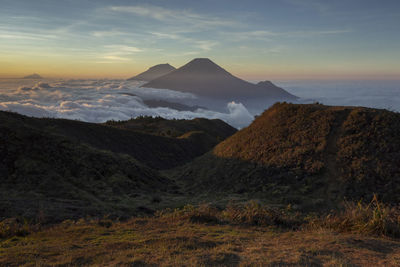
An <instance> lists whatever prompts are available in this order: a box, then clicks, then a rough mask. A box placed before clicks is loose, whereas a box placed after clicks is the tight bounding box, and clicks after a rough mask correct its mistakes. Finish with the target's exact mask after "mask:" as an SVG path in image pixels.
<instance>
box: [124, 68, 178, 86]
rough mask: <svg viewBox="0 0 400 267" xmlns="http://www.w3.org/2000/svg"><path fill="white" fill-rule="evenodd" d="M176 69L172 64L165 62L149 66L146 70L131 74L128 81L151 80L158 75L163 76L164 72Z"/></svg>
mask: <svg viewBox="0 0 400 267" xmlns="http://www.w3.org/2000/svg"><path fill="white" fill-rule="evenodd" d="M174 70H176V69H175V68H174V67H173V66H171V65H169V64H168V63H166V64H158V65H155V66H153V67H150V68H149V69H148V70H146V71H144V72H142V73H140V74H138V75H136V76H133V77H131V78H129V79H128V81H146V82H148V81H151V80H154V79H156V78H158V77H161V76H164V75H165V74H168V73H170V72H171V71H174Z"/></svg>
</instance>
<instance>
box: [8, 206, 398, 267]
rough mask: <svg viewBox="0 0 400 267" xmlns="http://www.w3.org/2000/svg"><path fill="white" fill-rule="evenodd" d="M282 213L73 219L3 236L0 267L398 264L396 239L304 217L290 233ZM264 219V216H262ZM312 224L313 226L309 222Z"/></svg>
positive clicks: (212, 211) (250, 210) (240, 210)
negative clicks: (300, 225) (312, 221)
mask: <svg viewBox="0 0 400 267" xmlns="http://www.w3.org/2000/svg"><path fill="white" fill-rule="evenodd" d="M376 203H378V202H376ZM370 207H372V205H371V206H370ZM380 208H381V209H382V207H380ZM362 210H363V213H365V212H366V213H368V214H369V211H368V212H367V211H366V210H375V213H376V212H377V211H376V208H373V209H372V208H368V207H367V206H362ZM277 212H278V211H274V210H272V209H270V208H266V207H261V206H259V205H258V204H256V203H254V202H252V203H249V204H248V205H247V206H243V207H235V206H230V207H228V208H226V209H225V210H218V209H216V208H212V207H210V206H206V205H203V206H200V207H198V208H196V207H193V206H186V207H185V208H183V209H180V210H174V211H169V212H162V213H158V214H157V215H156V216H154V217H148V218H133V219H130V220H129V221H126V222H112V221H110V220H108V219H102V220H94V219H81V220H79V221H71V220H68V221H64V222H63V223H61V224H58V225H54V226H52V227H48V228H42V229H41V230H39V231H37V232H31V233H30V234H28V235H20V236H18V235H14V236H9V237H7V238H3V239H0V266H3V265H6V266H77V265H94V266H110V265H118V266H399V264H400V240H398V239H389V238H384V237H378V236H375V237H374V236H371V235H367V234H375V233H374V232H368V231H366V232H365V233H367V234H365V233H364V232H361V231H348V230H349V229H353V230H354V228H351V227H350V228H335V227H332V225H334V224H328V223H327V224H325V225H323V224H319V225H317V224H311V223H309V222H304V224H303V226H302V227H297V229H296V230H293V229H291V228H288V227H282V224H281V223H276V221H274V220H271V218H276V217H280V218H290V219H292V218H293V217H292V216H294V215H295V213H290V212H289V211H281V212H280V213H279V215H277V214H278V213H277ZM348 212H349V211H348ZM373 213H374V212H372V214H373ZM343 214H346V213H345V212H344V213H343ZM347 214H348V213H347ZM334 216H337V221H338V220H339V219H343V217H340V216H339V215H331V217H332V218H333V217H334ZM386 216H387V215H386ZM261 217H266V218H267V219H262V220H259V218H261ZM254 218H258V219H257V220H254ZM352 218H353V217H350V218H349V220H351V219H352ZM354 218H359V216H354ZM367 218H368V220H371V219H372V218H371V217H368V216H367ZM368 220H367V221H368ZM354 221H356V220H355V219H354ZM260 222H262V223H260ZM290 222H292V221H290ZM307 225H308V226H309V227H304V226H307ZM354 225H355V224H354ZM339 230H340V231H339Z"/></svg>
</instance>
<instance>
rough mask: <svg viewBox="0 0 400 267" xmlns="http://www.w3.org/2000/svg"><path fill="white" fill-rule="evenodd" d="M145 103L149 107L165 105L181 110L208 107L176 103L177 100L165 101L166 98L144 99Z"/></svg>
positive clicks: (164, 106)
mask: <svg viewBox="0 0 400 267" xmlns="http://www.w3.org/2000/svg"><path fill="white" fill-rule="evenodd" d="M143 103H145V104H146V105H147V106H148V107H151V108H158V107H163V108H171V109H175V110H179V111H196V110H197V109H199V108H200V109H207V108H206V107H202V106H197V105H195V106H188V105H185V104H181V103H176V102H170V101H165V100H153V99H149V100H143Z"/></svg>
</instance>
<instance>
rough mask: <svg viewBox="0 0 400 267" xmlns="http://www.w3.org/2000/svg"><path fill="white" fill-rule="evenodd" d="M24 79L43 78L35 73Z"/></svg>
mask: <svg viewBox="0 0 400 267" xmlns="http://www.w3.org/2000/svg"><path fill="white" fill-rule="evenodd" d="M24 79H43V77H42V76H40V75H39V74H37V73H34V74H31V75H28V76H25V77H24Z"/></svg>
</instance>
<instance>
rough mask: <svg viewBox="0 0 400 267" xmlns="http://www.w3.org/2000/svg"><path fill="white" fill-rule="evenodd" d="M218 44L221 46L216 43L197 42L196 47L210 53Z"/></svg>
mask: <svg viewBox="0 0 400 267" xmlns="http://www.w3.org/2000/svg"><path fill="white" fill-rule="evenodd" d="M218 44H219V43H218V42H214V41H197V42H196V45H195V46H196V47H197V48H200V49H201V50H204V51H209V50H211V49H212V48H213V47H214V46H216V45H218Z"/></svg>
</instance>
